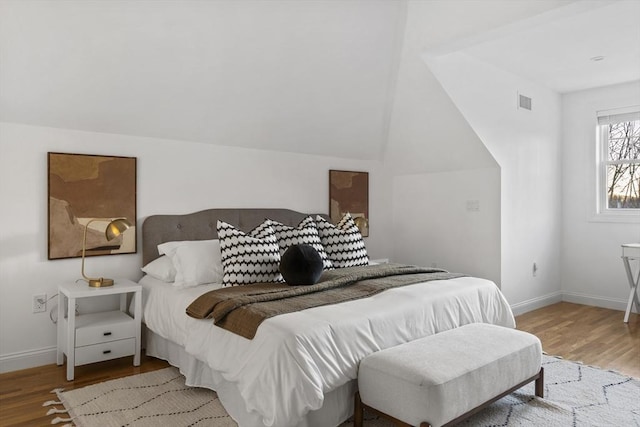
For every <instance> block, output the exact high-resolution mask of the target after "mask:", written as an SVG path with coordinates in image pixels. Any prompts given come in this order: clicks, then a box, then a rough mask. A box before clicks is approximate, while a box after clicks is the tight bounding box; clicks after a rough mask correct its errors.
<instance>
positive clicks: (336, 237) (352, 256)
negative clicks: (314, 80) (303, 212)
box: [316, 213, 369, 268]
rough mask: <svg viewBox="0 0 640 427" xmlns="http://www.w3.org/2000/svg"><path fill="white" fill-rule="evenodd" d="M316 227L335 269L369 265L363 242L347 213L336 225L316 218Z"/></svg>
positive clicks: (318, 217) (319, 217)
mask: <svg viewBox="0 0 640 427" xmlns="http://www.w3.org/2000/svg"><path fill="white" fill-rule="evenodd" d="M316 225H317V227H318V234H319V235H320V240H321V241H322V245H323V246H324V250H325V251H326V252H327V256H328V257H329V259H330V260H331V263H332V264H333V266H334V267H335V268H343V267H354V266H356V265H368V264H369V256H368V255H367V248H365V246H364V240H363V239H362V235H361V234H360V230H359V229H358V226H357V225H356V223H355V222H354V221H353V218H352V217H351V215H350V214H349V213H346V214H344V216H343V217H342V219H341V220H340V222H338V224H337V225H333V224H331V223H330V222H329V221H327V220H326V219H324V218H322V217H321V216H317V217H316Z"/></svg>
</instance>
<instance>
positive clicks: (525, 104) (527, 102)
mask: <svg viewBox="0 0 640 427" xmlns="http://www.w3.org/2000/svg"><path fill="white" fill-rule="evenodd" d="M518 108H523V109H525V110H529V111H531V98H529V97H528V96H524V95H520V94H518Z"/></svg>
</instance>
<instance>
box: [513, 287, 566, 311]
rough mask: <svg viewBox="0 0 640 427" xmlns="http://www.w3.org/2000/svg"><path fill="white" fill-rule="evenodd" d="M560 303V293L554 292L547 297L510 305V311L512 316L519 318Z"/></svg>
mask: <svg viewBox="0 0 640 427" xmlns="http://www.w3.org/2000/svg"><path fill="white" fill-rule="evenodd" d="M560 301H562V292H560V291H556V292H553V293H551V294H548V295H543V296H541V297H537V298H532V299H530V300H527V301H522V302H519V303H516V304H513V305H511V311H513V314H514V316H519V315H521V314H524V313H527V312H529V311H533V310H536V309H538V308H542V307H546V306H548V305H551V304H555V303H557V302H560Z"/></svg>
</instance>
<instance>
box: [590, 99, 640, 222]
mask: <svg viewBox="0 0 640 427" xmlns="http://www.w3.org/2000/svg"><path fill="white" fill-rule="evenodd" d="M638 116H640V106H639V105H635V106H632V107H626V108H619V109H615V110H605V111H598V112H597V113H596V179H595V181H596V182H595V184H596V188H595V196H596V197H595V202H596V203H595V216H594V217H593V220H594V221H603V222H627V223H640V209H635V208H634V209H627V208H615V209H612V208H609V207H608V203H607V166H609V165H614V164H620V163H627V161H611V160H608V154H609V153H608V143H609V129H608V127H609V124H610V123H617V122H623V121H625V120H633V119H635V118H636V117H638Z"/></svg>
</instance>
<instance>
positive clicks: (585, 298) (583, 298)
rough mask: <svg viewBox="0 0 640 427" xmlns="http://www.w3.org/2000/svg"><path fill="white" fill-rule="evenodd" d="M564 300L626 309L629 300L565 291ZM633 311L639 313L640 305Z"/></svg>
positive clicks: (634, 307)
mask: <svg viewBox="0 0 640 427" xmlns="http://www.w3.org/2000/svg"><path fill="white" fill-rule="evenodd" d="M562 301H566V302H572V303H575V304H584V305H592V306H595V307H602V308H608V309H611V310H620V311H625V310H626V309H627V300H623V299H619V298H605V297H599V296H595V295H587V294H581V293H578V292H563V293H562ZM631 311H632V312H633V313H638V307H636V306H635V305H634V306H633V309H632V310H631Z"/></svg>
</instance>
